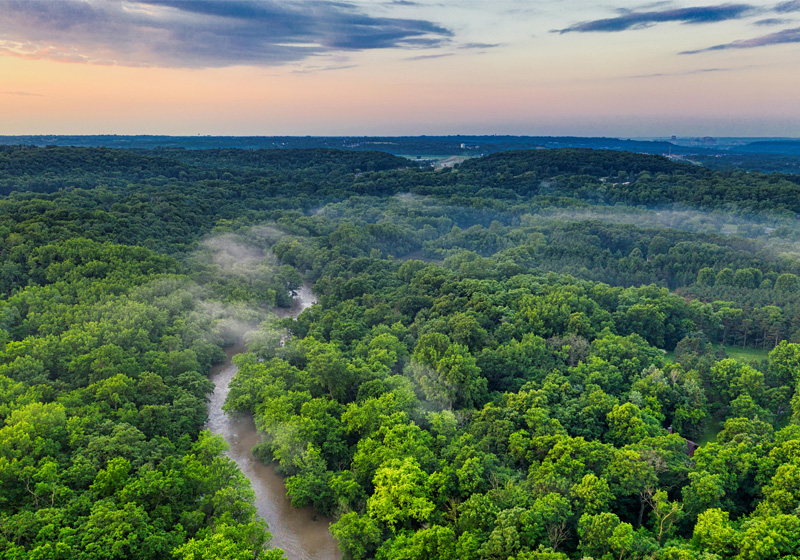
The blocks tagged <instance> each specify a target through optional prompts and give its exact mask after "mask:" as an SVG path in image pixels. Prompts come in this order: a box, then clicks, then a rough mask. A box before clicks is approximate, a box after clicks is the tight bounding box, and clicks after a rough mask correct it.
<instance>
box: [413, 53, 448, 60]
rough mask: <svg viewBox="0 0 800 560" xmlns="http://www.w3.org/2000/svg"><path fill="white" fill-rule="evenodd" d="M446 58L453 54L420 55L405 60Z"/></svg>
mask: <svg viewBox="0 0 800 560" xmlns="http://www.w3.org/2000/svg"><path fill="white" fill-rule="evenodd" d="M448 56H454V55H453V53H441V54H421V55H419V56H409V57H408V58H406V59H405V60H430V59H432V58H445V57H448Z"/></svg>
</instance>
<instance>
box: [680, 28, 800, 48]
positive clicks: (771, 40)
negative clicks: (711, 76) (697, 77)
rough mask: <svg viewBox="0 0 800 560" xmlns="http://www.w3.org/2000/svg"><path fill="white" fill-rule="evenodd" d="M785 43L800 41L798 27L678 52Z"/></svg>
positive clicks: (799, 29)
mask: <svg viewBox="0 0 800 560" xmlns="http://www.w3.org/2000/svg"><path fill="white" fill-rule="evenodd" d="M786 43H800V27H795V28H793V29H784V30H782V31H778V32H776V33H770V34H769V35H762V36H760V37H755V38H753V39H743V40H740V41H732V42H730V43H723V44H721V45H714V46H713V47H707V48H705V49H697V50H693V51H683V52H682V53H680V54H698V53H704V52H709V51H723V50H729V49H754V48H757V47H768V46H771V45H782V44H786Z"/></svg>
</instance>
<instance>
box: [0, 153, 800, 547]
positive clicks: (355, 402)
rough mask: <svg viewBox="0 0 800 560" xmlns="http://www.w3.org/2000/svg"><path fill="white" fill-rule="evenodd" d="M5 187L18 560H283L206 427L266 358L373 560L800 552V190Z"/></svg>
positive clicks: (59, 162)
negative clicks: (216, 392) (289, 315)
mask: <svg viewBox="0 0 800 560" xmlns="http://www.w3.org/2000/svg"><path fill="white" fill-rule="evenodd" d="M0 193H2V198H1V199H0V266H2V274H0V293H2V294H3V297H2V301H0V343H2V344H0V555H2V556H3V557H4V558H15V559H16V558H19V559H22V558H41V559H45V558H47V559H58V558H84V559H100V558H142V559H145V558H147V559H150V558H179V559H186V560H189V559H200V558H209V559H210V558H230V559H243V558H279V557H281V554H282V553H281V552H280V551H279V550H276V549H273V548H269V539H270V537H269V533H268V532H267V529H266V528H265V527H264V524H263V522H261V521H260V520H259V519H258V518H257V516H256V514H255V508H254V507H253V497H252V491H251V490H250V487H249V484H248V481H247V480H246V479H245V478H244V476H243V475H242V474H241V472H240V471H239V470H238V467H237V466H236V464H235V463H233V462H232V461H231V460H230V459H228V458H227V457H226V455H225V454H224V442H222V441H221V440H220V439H219V438H218V437H215V436H213V435H212V434H210V433H209V432H207V431H204V430H203V426H204V424H205V421H206V417H207V415H206V400H205V399H206V395H207V394H208V392H209V391H210V385H211V384H210V382H209V380H208V378H207V373H208V371H209V368H210V367H211V365H212V364H214V363H218V362H220V361H221V360H223V358H224V354H223V352H222V348H224V347H225V346H226V345H229V344H231V343H232V342H234V341H235V340H237V339H240V338H242V337H244V339H245V340H246V341H247V342H248V347H249V352H248V353H245V354H242V355H240V356H238V357H236V358H235V361H236V364H237V365H238V368H239V373H238V375H237V377H236V378H235V379H234V381H233V384H232V388H231V393H230V396H229V399H228V403H227V405H226V406H227V408H229V409H230V410H231V411H242V412H246V413H250V414H253V416H254V418H255V421H256V426H257V427H258V429H259V430H260V431H261V432H262V434H263V441H262V443H261V444H259V445H258V446H257V447H256V448H255V449H254V453H255V454H256V455H257V456H258V457H259V458H261V459H262V460H264V461H276V462H277V464H278V468H279V471H280V472H281V474H283V475H284V476H286V477H287V478H286V487H287V492H288V495H289V496H290V498H291V500H292V502H293V503H294V504H295V505H297V506H304V505H309V504H310V505H313V507H314V508H315V509H316V510H317V511H318V512H320V513H323V514H325V515H330V516H332V517H333V519H334V523H333V524H332V526H331V531H332V533H333V534H334V536H335V537H336V539H337V540H338V542H339V545H340V548H341V549H342V551H343V553H344V555H345V556H346V558H352V559H361V558H373V557H374V558H380V559H387V560H389V559H391V560H395V559H401V558H408V559H425V558H430V559H448V558H453V559H456V558H459V559H460V558H479V559H507V558H514V559H515V560H526V559H533V558H542V559H552V560H566V559H567V558H583V557H591V558H597V559H600V558H604V559H605V558H609V559H611V558H616V559H620V560H624V559H638V558H642V559H643V558H654V559H659V560H660V559H664V560H672V559H681V560H683V559H687V560H688V559H692V558H698V559H700V558H702V559H706V560H712V559H715V558H720V559H724V558H736V559H742V560H751V559H752V560H757V559H759V560H760V559H769V558H785V557H800V517H798V515H797V512H798V511H800V509H798V508H800V490H798V489H799V488H800V462H799V461H800V459H798V457H799V456H798V454H797V449H798V446H800V396H798V395H799V393H797V384H798V380H800V345H798V342H800V297H798V295H800V255H798V251H797V248H796V247H797V246H796V244H797V241H798V238H799V237H800V221H798V216H800V178H798V176H795V175H780V174H771V175H767V174H761V173H745V172H742V171H724V170H712V169H708V168H703V167H698V166H694V165H688V164H681V163H675V162H672V161H669V160H668V159H666V158H663V157H659V156H652V155H642V154H632V153H625V152H617V151H602V150H588V149H564V150H532V151H509V152H503V153H498V154H495V155H491V156H488V157H485V158H480V159H472V160H468V161H466V162H464V163H462V164H460V165H457V166H454V167H449V168H444V169H438V170H434V169H431V168H428V167H426V166H420V165H417V164H416V163H414V162H413V161H410V160H408V159H404V158H400V157H396V156H393V155H389V154H386V153H381V152H373V151H358V152H342V151H335V150H330V149H313V150H287V151H279V150H271V151H258V150H257V151H247V150H236V149H224V150H191V151H190V150H181V149H173V148H163V149H158V150H152V151H148V150H139V151H135V152H134V151H125V150H115V149H107V148H64V147H51V148H35V147H30V146H12V147H2V148H0ZM303 281H310V282H313V284H314V292H315V294H316V295H317V298H318V303H317V304H315V305H314V306H313V307H312V308H310V309H308V310H306V311H305V312H304V313H302V314H301V315H300V316H299V317H298V318H297V320H292V319H285V320H277V319H275V318H274V316H272V315H271V314H270V312H269V310H270V309H272V308H274V307H276V306H283V307H286V306H288V305H289V304H290V303H291V294H292V292H293V290H296V289H297V288H298V287H299V286H300V285H301V284H302V282H303ZM284 333H289V334H290V335H291V338H290V339H289V340H288V341H287V342H286V343H285V344H282V338H283V335H284Z"/></svg>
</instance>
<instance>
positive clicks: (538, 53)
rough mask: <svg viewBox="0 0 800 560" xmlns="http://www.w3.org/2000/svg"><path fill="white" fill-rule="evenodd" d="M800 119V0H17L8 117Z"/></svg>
mask: <svg viewBox="0 0 800 560" xmlns="http://www.w3.org/2000/svg"><path fill="white" fill-rule="evenodd" d="M458 133H462V134H530V135H584V136H624V137H630V136H668V135H672V134H676V135H679V136H680V135H684V136H697V135H702V136H706V135H711V136H791V137H798V136H800V0H790V1H783V2H764V1H753V2H748V3H724V4H720V3H717V4H713V3H703V2H683V1H674V2H673V1H665V2H659V1H657V2H652V3H646V2H645V3H639V2H635V1H627V0H625V1H615V0H611V1H608V2H598V1H595V0H563V1H561V0H538V1H535V2H534V1H531V0H525V1H517V0H493V1H488V0H436V1H434V0H431V1H428V0H417V1H411V0H393V1H392V0H386V1H379V0H375V1H370V2H367V1H337V2H325V1H318V0H309V1H290V0H283V1H279V2H271V1H262V0H230V1H224V0H141V1H129V2H128V1H119V0H48V1H38V0H0V134H175V135H194V134H214V135H216V134H224V135H361V134H364V135H366V134H382V135H405V134H411V135H414V134H458Z"/></svg>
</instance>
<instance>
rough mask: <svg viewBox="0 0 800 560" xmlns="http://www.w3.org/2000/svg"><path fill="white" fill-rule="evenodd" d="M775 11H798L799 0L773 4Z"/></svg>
mask: <svg viewBox="0 0 800 560" xmlns="http://www.w3.org/2000/svg"><path fill="white" fill-rule="evenodd" d="M775 11H776V12H780V13H783V14H786V13H790V12H800V0H790V1H789V2H781V3H780V4H778V5H777V6H775Z"/></svg>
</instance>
